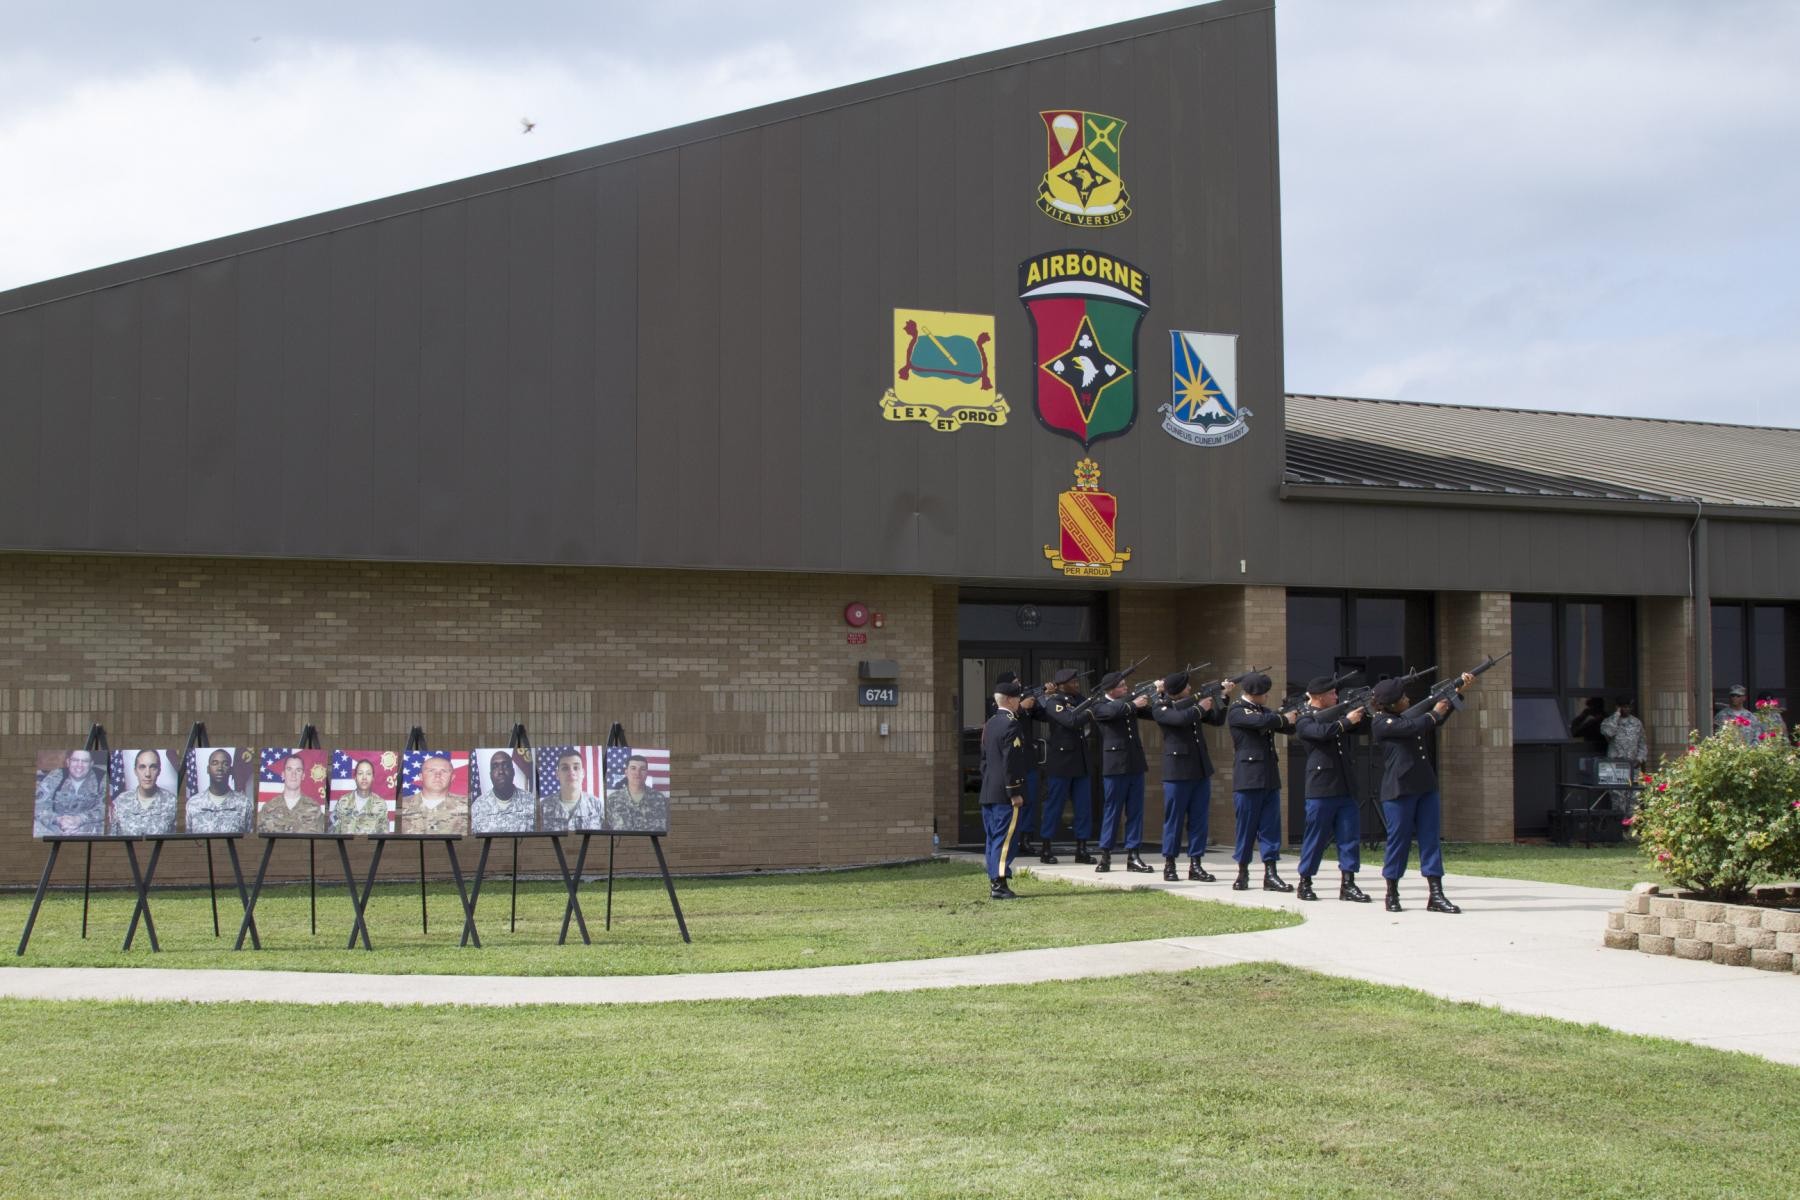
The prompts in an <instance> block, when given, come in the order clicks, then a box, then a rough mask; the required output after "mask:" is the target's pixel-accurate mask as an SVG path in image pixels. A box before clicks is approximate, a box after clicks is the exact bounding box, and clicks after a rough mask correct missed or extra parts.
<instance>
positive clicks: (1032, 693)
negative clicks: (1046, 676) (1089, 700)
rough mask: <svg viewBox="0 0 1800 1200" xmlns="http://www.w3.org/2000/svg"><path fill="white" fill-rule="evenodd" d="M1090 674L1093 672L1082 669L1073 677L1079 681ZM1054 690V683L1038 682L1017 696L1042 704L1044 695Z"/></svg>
mask: <svg viewBox="0 0 1800 1200" xmlns="http://www.w3.org/2000/svg"><path fill="white" fill-rule="evenodd" d="M1092 674H1093V672H1092V671H1083V672H1082V673H1081V674H1079V675H1077V676H1076V677H1075V679H1076V681H1077V682H1079V681H1081V680H1084V679H1086V678H1087V677H1088V676H1089V675H1092ZM1055 690H1056V685H1055V684H1054V683H1040V684H1038V685H1037V686H1036V687H1034V688H1031V689H1030V690H1029V691H1027V692H1025V693H1023V694H1022V695H1021V696H1020V697H1019V699H1020V700H1036V701H1037V702H1038V703H1039V704H1042V703H1043V702H1044V697H1045V696H1048V695H1049V694H1050V693H1051V692H1053V691H1055Z"/></svg>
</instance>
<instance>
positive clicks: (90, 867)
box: [18, 723, 137, 955]
mask: <svg viewBox="0 0 1800 1200" xmlns="http://www.w3.org/2000/svg"><path fill="white" fill-rule="evenodd" d="M82 749H83V750H85V751H87V753H88V755H89V756H90V757H91V756H92V755H93V754H94V753H96V752H98V753H99V754H100V755H102V756H103V758H105V759H107V760H110V759H111V758H112V750H111V748H110V747H109V746H108V745H107V742H106V729H105V727H104V726H102V725H100V724H98V723H95V724H94V725H93V726H92V727H91V728H90V729H89V730H88V735H87V744H86V745H84V746H83V747H82ZM110 773H111V763H110V761H108V764H107V769H106V774H105V775H103V776H102V778H103V779H107V782H105V783H102V784H101V785H100V791H101V792H102V793H106V792H110V791H111V790H112V788H111V781H110V778H109V776H110ZM100 802H101V804H102V806H104V805H105V803H106V796H105V795H104V794H103V795H102V796H101V798H100ZM105 811H106V810H105V808H104V807H102V808H101V814H102V816H101V820H102V822H104V821H105ZM35 819H36V814H35V813H34V814H33V820H34V821H35ZM101 830H102V832H101V833H99V834H84V835H81V836H78V837H47V838H44V839H43V840H44V842H45V843H46V844H48V845H49V847H50V857H49V858H48V859H47V860H46V861H45V862H44V873H43V874H42V875H41V876H39V877H38V885H37V893H36V894H35V895H33V896H32V898H31V912H30V913H29V914H28V915H27V916H26V918H25V932H24V933H23V934H22V935H20V937H19V950H18V953H19V954H20V955H23V954H24V953H25V947H26V946H27V945H29V944H30V942H31V927H32V926H33V925H35V924H37V917H38V909H39V908H41V907H42V906H43V903H44V892H45V891H46V890H48V889H49V887H50V872H51V871H53V870H55V869H56V857H57V855H59V854H61V853H62V848H63V843H64V842H83V843H85V844H86V848H87V857H86V861H85V862H84V863H83V865H82V868H81V938H82V940H83V941H86V940H87V935H88V891H89V888H90V885H91V883H92V880H93V874H94V843H95V842H97V841H110V840H112V839H110V838H107V837H106V836H105V832H104V830H105V825H104V823H103V824H102V826H101ZM136 919H137V912H136V910H133V912H132V920H133V921H134V922H135V921H136Z"/></svg>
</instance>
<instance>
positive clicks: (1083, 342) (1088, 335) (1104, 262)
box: [1019, 250, 1150, 450]
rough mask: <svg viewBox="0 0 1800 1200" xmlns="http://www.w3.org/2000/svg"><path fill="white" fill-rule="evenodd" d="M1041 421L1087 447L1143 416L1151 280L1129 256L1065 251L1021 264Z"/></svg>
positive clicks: (1022, 293) (1021, 296) (1021, 287)
mask: <svg viewBox="0 0 1800 1200" xmlns="http://www.w3.org/2000/svg"><path fill="white" fill-rule="evenodd" d="M1019 301H1020V303H1022V304H1024V305H1025V312H1026V314H1027V315H1028V316H1029V317H1030V318H1031V329H1032V349H1033V359H1034V361H1035V362H1036V364H1037V369H1036V370H1035V371H1034V372H1033V376H1034V380H1033V382H1034V394H1035V396H1036V406H1037V416H1038V420H1039V421H1040V422H1042V423H1043V425H1044V427H1045V428H1046V429H1049V430H1050V431H1051V432H1053V433H1060V434H1063V435H1064V436H1066V437H1072V438H1074V439H1075V440H1076V441H1078V442H1080V443H1081V446H1082V448H1083V449H1084V450H1085V449H1086V448H1087V447H1089V446H1091V445H1093V444H1094V443H1095V442H1097V441H1100V440H1101V439H1102V438H1109V437H1118V436H1119V435H1121V434H1123V433H1125V432H1126V431H1127V430H1129V429H1130V428H1131V426H1132V422H1134V421H1135V420H1136V419H1137V334H1138V327H1139V326H1140V325H1142V324H1143V321H1144V314H1145V313H1146V312H1148V311H1149V308H1150V293H1149V282H1148V280H1146V279H1145V278H1144V273H1143V272H1142V271H1139V270H1138V269H1137V268H1136V267H1134V266H1132V265H1131V264H1130V263H1128V262H1126V261H1125V260H1123V259H1119V258H1114V257H1112V256H1111V255H1107V254H1099V253H1095V252H1094V251H1089V250H1058V251H1053V252H1051V253H1049V254H1040V255H1037V256H1036V257H1034V258H1030V259H1027V260H1026V261H1025V262H1023V263H1021V264H1019Z"/></svg>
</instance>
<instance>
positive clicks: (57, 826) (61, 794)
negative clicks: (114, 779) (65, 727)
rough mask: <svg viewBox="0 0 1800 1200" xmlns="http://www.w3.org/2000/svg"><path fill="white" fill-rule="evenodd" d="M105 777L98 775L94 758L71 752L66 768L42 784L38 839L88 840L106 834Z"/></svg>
mask: <svg viewBox="0 0 1800 1200" xmlns="http://www.w3.org/2000/svg"><path fill="white" fill-rule="evenodd" d="M104 780H105V777H104V776H102V775H96V774H95V773H94V756H93V755H92V754H89V753H88V752H87V751H86V750H71V751H69V753H68V755H67V756H65V757H64V759H63V765H62V766H61V767H59V768H57V769H56V770H54V771H49V772H46V773H45V775H44V777H43V778H42V779H41V780H39V781H38V786H37V796H36V797H35V803H34V805H33V814H32V815H33V820H32V835H33V836H34V837H86V836H89V835H94V836H97V835H99V834H101V833H103V832H105V828H104V826H105V822H106V788H105V784H104Z"/></svg>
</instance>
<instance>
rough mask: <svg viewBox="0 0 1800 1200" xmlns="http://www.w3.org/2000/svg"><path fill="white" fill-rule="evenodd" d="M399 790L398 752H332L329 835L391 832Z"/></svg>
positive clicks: (392, 830)
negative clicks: (330, 833)
mask: <svg viewBox="0 0 1800 1200" xmlns="http://www.w3.org/2000/svg"><path fill="white" fill-rule="evenodd" d="M399 787H400V755H399V753H398V752H397V751H393V750H333V751H332V752H331V822H330V830H331V832H332V833H392V832H394V816H395V812H396V809H397V807H398V796H399Z"/></svg>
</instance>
